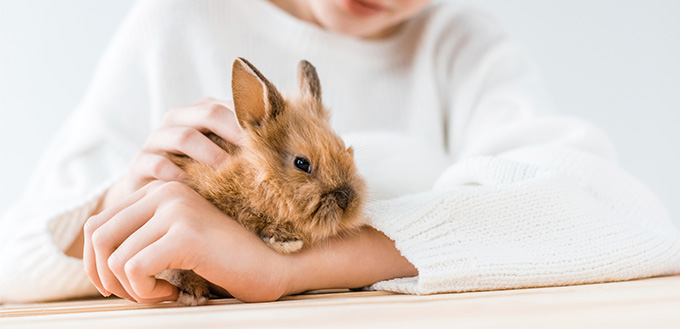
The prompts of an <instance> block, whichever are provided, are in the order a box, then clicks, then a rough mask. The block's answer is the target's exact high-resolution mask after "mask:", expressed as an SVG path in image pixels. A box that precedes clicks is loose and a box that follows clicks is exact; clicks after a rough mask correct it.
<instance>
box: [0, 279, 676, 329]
mask: <svg viewBox="0 0 680 329" xmlns="http://www.w3.org/2000/svg"><path fill="white" fill-rule="evenodd" d="M274 327H276V328H340V327H341V328H382V327H384V328H434V327H440V328H680V276H670V277H659V278H651V279H645V280H635V281H627V282H614V283H604V284H591V285H581V286H569V287H551V288H535V289H518V290H505V291H488V292H471V293H458V294H439V295H429V296H410V295H398V294H391V293H387V292H377V291H364V292H350V291H346V290H336V291H319V292H312V293H308V294H305V295H299V296H290V297H286V298H283V299H282V300H280V301H276V302H271V303H256V304H245V303H241V302H238V301H236V300H234V299H221V300H212V301H210V302H209V304H208V305H205V306H199V307H181V306H178V305H177V304H176V303H163V304H156V305H139V304H134V303H131V302H128V301H126V300H121V299H115V298H107V299H103V298H102V299H93V300H81V301H68V302H53V303H39V304H21V305H2V306H0V328H2V329H6V328H7V329H9V328H97V329H100V328H187V329H188V328H201V329H202V328H274Z"/></svg>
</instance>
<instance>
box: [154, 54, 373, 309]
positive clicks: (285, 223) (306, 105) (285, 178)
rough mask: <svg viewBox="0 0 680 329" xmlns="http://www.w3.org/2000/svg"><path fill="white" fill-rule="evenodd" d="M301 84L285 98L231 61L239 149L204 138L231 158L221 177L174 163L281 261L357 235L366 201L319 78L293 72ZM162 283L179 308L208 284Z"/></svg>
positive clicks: (202, 296)
mask: <svg viewBox="0 0 680 329" xmlns="http://www.w3.org/2000/svg"><path fill="white" fill-rule="evenodd" d="M298 82H299V92H298V93H296V94H294V95H291V96H290V97H286V98H284V97H283V96H282V95H281V94H280V93H279V91H278V90H276V88H275V87H274V85H272V84H271V83H270V82H269V81H268V80H267V79H266V78H265V77H264V76H263V75H262V74H261V73H260V72H259V71H258V70H257V69H256V68H255V67H254V66H253V65H252V64H250V63H249V62H248V61H246V60H245V59H242V58H238V59H236V60H235V61H234V64H233V68H232V93H233V98H234V111H235V113H236V117H237V120H238V123H239V125H240V127H241V128H242V129H243V133H244V137H245V138H244V145H243V146H242V147H237V146H235V145H233V144H231V143H228V142H226V141H225V140H223V139H221V138H219V137H217V136H215V135H213V134H210V135H208V136H209V137H210V138H211V139H212V140H213V141H214V142H216V143H217V144H218V145H220V146H221V147H222V148H223V149H225V150H226V151H227V152H228V153H229V154H230V157H229V159H228V160H227V161H226V162H225V163H224V164H223V165H222V166H221V167H219V168H218V169H213V168H212V167H210V166H208V165H205V164H203V163H199V162H196V161H194V160H192V159H190V158H188V157H181V156H174V157H172V160H173V162H175V163H176V164H177V165H179V166H180V167H181V168H182V169H184V170H185V172H186V173H187V177H188V179H187V181H185V183H186V184H188V185H189V186H191V187H192V188H193V189H194V190H196V191H197V192H198V193H200V194H201V195H202V196H203V197H205V198H206V199H208V200H209V201H211V202H212V203H213V204H215V205H216V206H217V207H218V208H220V209H221V210H222V211H224V212H225V213H226V214H227V215H229V216H230V217H231V218H233V219H235V220H237V221H238V222H239V223H241V224H242V225H244V226H245V227H246V228H248V229H250V230H251V231H253V232H255V233H257V234H259V235H260V237H261V238H262V239H263V241H264V242H265V243H266V244H267V245H268V246H270V247H271V248H272V249H274V250H276V251H277V252H281V253H291V252H295V251H298V250H300V249H302V248H303V247H305V246H308V245H311V244H313V243H315V242H317V241H319V240H323V239H327V238H330V237H332V236H336V235H339V234H341V233H343V232H348V231H351V230H353V229H356V228H357V227H359V226H360V225H361V224H360V220H361V206H362V204H363V199H364V194H365V192H364V190H365V183H364V181H363V179H362V178H361V177H360V176H359V174H358V172H357V169H356V167H355V164H354V157H353V150H352V148H351V147H350V148H346V147H345V144H344V142H343V141H342V139H340V137H338V136H337V135H336V134H335V132H334V131H333V130H332V129H331V128H330V124H329V114H328V111H327V110H326V109H325V107H324V106H323V104H322V101H321V85H320V82H319V78H318V76H317V73H316V70H315V68H314V66H312V65H311V64H310V63H309V62H307V61H301V62H300V64H299V65H298ZM307 165H308V166H307ZM159 278H163V279H166V280H168V281H169V282H170V283H172V284H174V285H175V286H177V287H178V288H179V290H180V297H179V299H178V301H179V302H180V303H183V304H187V305H198V304H203V303H205V302H206V301H207V298H208V296H209V289H208V282H207V281H206V280H204V279H203V278H201V277H200V276H198V275H196V274H194V273H193V272H192V271H182V270H168V271H165V272H163V273H161V274H160V275H159Z"/></svg>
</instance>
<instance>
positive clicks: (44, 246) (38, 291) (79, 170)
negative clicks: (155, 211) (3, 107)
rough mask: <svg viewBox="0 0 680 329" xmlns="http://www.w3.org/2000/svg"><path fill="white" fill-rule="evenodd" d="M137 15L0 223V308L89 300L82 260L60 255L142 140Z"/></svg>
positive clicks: (140, 11)
mask: <svg viewBox="0 0 680 329" xmlns="http://www.w3.org/2000/svg"><path fill="white" fill-rule="evenodd" d="M145 10H146V9H145V8H144V6H142V5H137V6H136V7H134V8H133V10H132V12H131V13H130V14H129V16H128V18H127V20H126V21H125V23H124V24H123V25H122V27H121V29H120V30H119V31H118V33H117V34H116V36H115V37H114V39H113V41H112V43H111V44H110V45H109V47H108V49H107V50H106V52H105V55H104V57H103V59H102V60H101V62H100V63H99V65H98V68H97V71H96V72H95V75H94V78H93V81H92V82H91V84H90V89H89V90H88V91H87V93H86V95H85V97H84V99H83V101H82V102H81V103H80V104H79V106H78V108H77V109H76V110H75V111H74V112H73V114H72V115H71V117H70V118H69V119H68V120H67V121H66V123H65V124H64V126H63V127H62V128H61V129H60V131H59V133H58V134H57V136H56V137H55V138H54V139H53V140H51V141H50V146H49V148H48V151H47V152H46V154H45V155H44V156H43V158H42V159H41V161H40V163H39V164H38V166H37V169H36V172H35V173H34V175H33V177H32V180H31V182H30V183H29V186H28V188H27V190H26V192H25V194H24V195H23V197H21V198H20V201H19V202H18V203H16V204H15V205H14V206H13V207H11V208H10V210H9V211H8V212H7V213H5V214H4V215H3V217H2V219H1V220H0V235H1V236H0V244H1V245H0V302H29V301H44V300H53V299H64V298H73V297H82V296H88V295H92V294H96V293H97V291H96V290H95V288H94V286H93V285H92V284H91V283H90V281H89V279H88V278H87V276H86V274H85V271H84V270H83V264H82V260H80V259H75V258H70V257H68V256H66V255H65V254H64V250H66V249H67V248H68V247H69V246H70V244H71V243H72V242H73V241H74V239H75V237H76V236H77V235H78V233H79V232H80V231H81V230H82V227H83V224H84V222H85V221H86V220H87V218H88V217H89V216H90V214H91V212H92V211H93V210H94V209H95V208H96V206H97V204H98V202H99V199H100V197H101V196H102V194H103V193H104V191H106V189H107V188H108V186H109V185H110V184H111V183H112V182H113V181H114V180H115V179H116V178H117V177H118V176H119V175H121V174H122V173H123V172H124V171H125V169H126V168H127V166H128V165H129V163H130V160H131V159H132V156H133V155H134V153H135V152H136V151H137V150H138V149H139V148H140V147H141V145H142V143H143V141H144V138H146V135H148V132H149V127H150V124H149V120H150V119H149V107H148V103H149V99H148V96H147V95H148V93H147V83H146V81H147V79H146V77H145V69H144V63H145V61H146V58H145V56H144V54H143V53H142V51H143V50H142V49H143V47H144V45H146V44H148V43H147V42H146V40H145V36H146V32H145V31H147V29H146V28H145V26H144V24H146V21H145V19H144V16H145V13H144V12H145Z"/></svg>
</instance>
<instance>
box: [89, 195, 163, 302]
mask: <svg viewBox="0 0 680 329" xmlns="http://www.w3.org/2000/svg"><path fill="white" fill-rule="evenodd" d="M154 185H155V184H149V185H147V186H145V187H144V188H142V189H140V190H138V191H137V192H135V193H133V194H131V195H130V196H129V197H128V198H126V199H123V201H121V202H119V203H117V204H115V205H113V206H111V207H109V208H107V209H104V211H102V212H101V213H99V214H98V215H95V216H92V217H90V218H89V219H88V220H87V222H86V223H85V226H84V228H83V231H84V246H83V265H84V267H85V273H87V275H88V277H89V278H90V280H91V281H92V283H93V284H94V286H95V287H96V288H97V290H99V292H100V293H101V294H102V295H104V296H109V295H111V292H109V291H107V290H106V289H105V288H104V286H103V285H102V282H101V279H100V278H99V273H98V271H97V262H96V257H95V250H94V245H93V244H92V235H93V234H94V233H95V232H96V231H97V229H99V227H101V226H102V225H103V224H105V223H106V222H108V221H109V220H110V219H111V218H112V217H113V216H114V215H115V214H117V213H118V212H120V211H121V210H123V209H125V208H127V207H129V206H130V205H132V204H134V203H135V202H137V201H139V200H140V199H141V198H143V197H144V196H145V195H146V193H147V192H148V190H149V189H152V188H154Z"/></svg>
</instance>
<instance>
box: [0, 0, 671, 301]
mask: <svg viewBox="0 0 680 329" xmlns="http://www.w3.org/2000/svg"><path fill="white" fill-rule="evenodd" d="M237 56H241V57H245V58H247V59H248V60H249V61H251V62H252V63H254V64H255V65H256V66H257V67H258V68H259V69H260V70H261V71H262V72H263V73H264V74H265V75H266V76H267V77H268V78H270V80H271V81H272V82H273V83H274V84H275V85H277V86H278V87H279V88H280V89H281V90H293V88H295V87H296V81H295V77H296V74H295V70H296V64H297V62H298V61H299V60H300V59H303V58H304V59H307V60H309V61H310V62H311V63H313V64H314V65H315V66H316V67H317V69H318V71H319V74H320V78H321V82H322V86H323V92H324V100H325V103H326V104H327V105H329V107H330V108H331V112H332V124H333V126H334V128H335V129H336V130H337V131H338V132H340V133H341V134H342V135H343V136H345V137H346V139H347V140H348V142H350V144H353V145H354V147H355V149H356V157H357V163H358V167H359V170H360V171H361V172H362V173H363V174H364V175H365V177H366V179H367V181H368V182H369V185H370V188H371V191H372V197H373V199H374V200H375V201H374V202H372V203H371V204H369V206H368V208H367V211H366V214H367V218H368V220H369V223H370V224H371V225H373V226H374V227H376V228H377V229H379V230H381V231H382V232H384V233H385V234H386V235H388V236H389V237H390V238H392V239H393V240H394V241H395V242H396V246H397V248H398V249H399V250H400V251H401V252H402V254H403V255H404V256H405V257H406V258H408V260H409V261H410V262H411V263H413V264H414V265H415V266H416V267H417V268H418V271H419V273H420V275H419V276H418V277H413V278H402V279H395V280H391V281H385V282H379V283H376V284H374V285H373V286H372V288H374V289H385V290H392V291H399V292H406V293H414V294H427V293H435V292H451V291H469V290H484V289H507V288H519V287H535V286H547V285H566V284H578V283H586V282H600V281H610V280H625V279H631V278H639V277H647V276H655V275H663V274H670V273H679V272H680V233H679V232H678V230H677V229H676V228H675V227H674V226H673V225H672V223H671V221H670V220H669V218H668V215H667V213H666V212H665V210H664V208H663V206H662V205H661V204H659V202H658V201H657V199H656V198H655V197H654V196H653V195H652V194H651V193H650V192H649V191H648V190H647V189H646V188H645V187H644V186H642V185H641V184H640V183H639V182H638V181H636V180H635V179H634V178H632V177H631V176H630V175H628V174H627V173H626V172H624V171H623V170H621V169H620V168H619V167H618V166H617V164H616V161H615V160H614V154H613V151H612V147H611V145H610V143H609V141H608V139H607V138H606V137H605V136H604V135H603V134H602V133H601V132H600V131H598V130H597V129H595V128H593V127H592V126H590V125H588V124H586V123H584V122H581V121H577V120H572V119H567V118H561V117H555V116H548V115H546V112H547V111H548V110H549V109H550V105H549V104H548V102H547V101H546V99H545V92H544V90H543V88H542V85H541V82H540V80H539V79H538V77H537V75H536V73H535V71H534V70H533V68H532V65H531V63H530V62H529V61H528V60H527V58H526V56H525V55H524V54H523V53H522V51H521V49H519V48H518V47H517V46H516V45H514V44H513V43H512V42H510V41H509V40H508V39H507V38H506V36H505V35H503V33H502V32H501V31H500V30H499V28H498V27H497V26H496V25H495V23H494V22H493V21H491V20H489V19H488V18H486V17H484V16H483V15H480V14H479V13H476V12H474V11H471V10H468V9H464V8H460V7H458V6H455V5H450V4H445V5H443V4H440V5H436V6H432V7H430V8H428V9H427V10H425V11H424V12H422V13H421V14H419V15H418V16H417V17H415V18H414V19H412V20H411V21H410V22H408V23H407V24H405V25H404V26H403V27H402V28H401V29H400V30H399V31H398V32H397V33H396V34H395V35H393V36H391V37H390V38H388V39H385V40H380V41H365V40H357V39H353V38H350V37H347V36H341V35H335V34H332V33H329V32H327V31H324V30H322V29H320V28H318V27H315V26H312V25H310V24H307V23H305V22H301V21H298V20H296V19H294V18H292V17H291V16H289V15H288V14H286V13H284V12H282V11H280V10H279V9H277V8H276V7H274V6H273V5H271V4H269V3H267V2H264V1H262V0H257V1H256V0H251V1H225V0H153V1H152V0H146V1H140V2H139V3H138V4H137V5H136V6H135V7H134V9H133V10H132V12H131V14H130V16H129V17H128V19H127V20H126V21H125V23H124V24H123V26H122V28H121V29H120V31H119V32H118V34H117V35H116V37H115V38H114V40H113V42H112V44H111V45H110V47H109V48H108V50H107V52H106V55H105V56H104V58H103V60H102V61H101V63H100V65H99V68H98V70H97V72H96V74H95V77H94V80H93V81H92V84H91V87H90V89H89V91H88V93H87V94H86V96H85V98H84V100H83V101H82V103H81V104H80V106H79V107H78V109H77V110H76V111H75V112H74V113H73V115H72V116H71V118H70V119H69V120H68V121H67V122H66V124H65V126H64V127H63V128H62V129H61V132H60V133H59V134H58V135H57V137H55V139H54V140H53V141H52V144H51V148H50V149H49V151H48V152H47V154H46V155H45V156H44V158H43V159H42V162H41V164H40V165H39V168H38V171H37V173H36V174H35V176H34V177H33V180H32V182H31V183H30V186H29V188H28V190H27V193H26V195H25V196H24V197H23V199H22V200H21V201H20V202H19V203H18V204H16V205H15V206H14V207H13V208H12V209H11V210H10V211H9V212H8V213H6V214H5V215H4V217H3V219H2V221H0V235H1V236H0V243H2V246H1V248H0V301H37V300H49V299H59V298H71V297H78V296H86V295H96V294H97V292H96V290H95V289H94V287H93V286H92V285H91V284H90V282H89V280H88V278H87V276H86V275H85V272H84V271H83V268H82V261H80V260H77V259H73V258H69V257H67V256H65V255H64V254H63V250H64V249H65V248H66V247H67V246H68V245H69V244H70V243H71V242H72V241H73V239H74V237H75V236H76V234H77V233H78V231H79V230H80V229H81V228H82V224H83V222H84V221H85V220H86V219H87V216H88V214H89V213H90V211H91V210H92V208H93V206H94V205H95V204H96V203H97V201H98V199H99V196H100V195H101V194H102V192H103V191H105V189H106V188H107V187H108V186H109V185H110V184H111V182H112V181H113V180H115V179H116V177H118V176H119V175H121V174H122V173H123V172H124V171H125V170H126V169H127V166H128V165H129V163H130V161H131V159H132V157H133V155H134V154H135V153H136V152H137V150H138V149H139V148H140V147H141V145H142V144H143V143H144V141H145V139H146V137H147V136H148V134H149V133H150V132H151V131H152V130H153V129H154V127H156V126H157V125H158V124H159V121H160V119H161V118H162V117H163V115H164V113H165V112H166V111H167V110H168V109H170V108H172V107H175V106H182V105H187V104H192V103H194V102H196V101H197V100H199V99H200V98H202V97H205V96H212V97H215V98H218V99H230V98H231V93H230V76H231V72H230V67H231V62H232V61H233V59H234V58H235V57H237Z"/></svg>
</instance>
